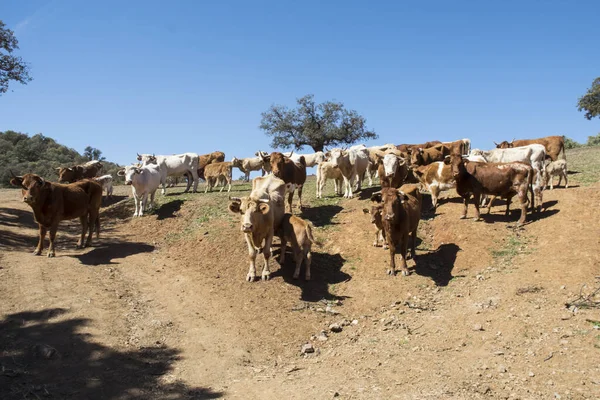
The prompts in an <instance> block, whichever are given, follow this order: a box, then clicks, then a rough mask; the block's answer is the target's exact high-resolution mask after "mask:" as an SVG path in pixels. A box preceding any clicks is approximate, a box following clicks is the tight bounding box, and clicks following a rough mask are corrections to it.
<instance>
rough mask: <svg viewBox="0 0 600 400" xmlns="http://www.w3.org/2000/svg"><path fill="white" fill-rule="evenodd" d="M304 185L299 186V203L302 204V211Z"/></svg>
mask: <svg viewBox="0 0 600 400" xmlns="http://www.w3.org/2000/svg"><path fill="white" fill-rule="evenodd" d="M303 187H304V185H300V186H298V202H299V203H300V210H302V188H303Z"/></svg>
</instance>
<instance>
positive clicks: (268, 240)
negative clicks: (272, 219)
mask: <svg viewBox="0 0 600 400" xmlns="http://www.w3.org/2000/svg"><path fill="white" fill-rule="evenodd" d="M272 243H273V233H269V235H268V236H267V238H266V239H265V247H263V250H262V253H263V256H264V257H265V266H264V267H263V270H262V280H263V281H268V280H269V278H271V271H269V258H270V257H271V244H272Z"/></svg>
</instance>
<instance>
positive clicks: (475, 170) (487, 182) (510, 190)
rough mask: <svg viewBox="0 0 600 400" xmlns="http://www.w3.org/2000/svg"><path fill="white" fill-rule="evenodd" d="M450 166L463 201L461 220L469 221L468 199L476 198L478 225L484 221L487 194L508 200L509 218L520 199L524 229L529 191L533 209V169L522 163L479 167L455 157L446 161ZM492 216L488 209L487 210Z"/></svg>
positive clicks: (521, 222) (476, 164)
mask: <svg viewBox="0 0 600 400" xmlns="http://www.w3.org/2000/svg"><path fill="white" fill-rule="evenodd" d="M445 162H446V163H449V164H450V165H451V171H452V176H453V177H454V179H455V180H456V192H457V193H458V194H459V195H460V196H461V197H462V198H463V203H464V209H463V213H462V216H461V219H465V218H467V207H468V205H469V199H470V198H471V195H473V198H474V203H475V221H480V220H481V215H480V213H479V205H480V201H481V196H482V195H484V194H487V195H492V196H498V197H502V198H504V199H506V215H508V213H509V209H510V203H511V199H512V198H513V196H515V195H517V196H519V201H520V203H521V217H520V218H519V222H518V224H517V225H518V226H520V225H523V223H524V222H525V218H526V215H527V203H528V199H527V190H528V189H529V190H530V192H531V207H532V210H533V208H534V195H533V189H532V188H531V187H530V185H531V183H532V181H533V175H534V172H533V168H532V167H531V166H530V165H527V164H524V163H521V162H512V163H480V162H473V161H469V160H467V159H464V158H463V156H462V155H460V154H455V153H453V154H452V155H451V156H450V157H448V158H446V160H445ZM488 213H489V209H488Z"/></svg>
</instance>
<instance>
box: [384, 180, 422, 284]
mask: <svg viewBox="0 0 600 400" xmlns="http://www.w3.org/2000/svg"><path fill="white" fill-rule="evenodd" d="M381 199H382V201H383V211H382V215H383V229H384V231H385V238H386V239H387V241H388V246H389V249H390V269H389V270H388V271H387V273H388V274H390V275H395V274H396V249H397V248H399V249H400V268H401V269H402V275H404V276H407V275H408V274H409V271H408V268H407V266H406V253H407V249H408V241H409V238H410V240H411V256H412V259H413V260H414V259H415V248H416V240H417V228H418V227H419V220H420V219H421V203H422V198H421V192H420V191H419V185H414V184H410V185H403V186H401V187H400V189H396V188H383V189H381Z"/></svg>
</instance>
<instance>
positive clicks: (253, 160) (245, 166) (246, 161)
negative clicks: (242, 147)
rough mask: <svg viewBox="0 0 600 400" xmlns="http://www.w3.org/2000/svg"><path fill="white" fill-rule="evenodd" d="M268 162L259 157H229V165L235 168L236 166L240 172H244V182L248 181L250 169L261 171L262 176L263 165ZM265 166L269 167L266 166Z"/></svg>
mask: <svg viewBox="0 0 600 400" xmlns="http://www.w3.org/2000/svg"><path fill="white" fill-rule="evenodd" d="M267 164H268V162H267V163H265V162H264V160H263V159H262V158H261V157H249V158H237V157H233V158H232V159H231V165H232V166H234V167H235V168H238V169H239V170H240V171H241V172H243V173H244V180H245V181H246V182H248V181H250V172H252V171H260V170H262V171H263V176H264V175H265V166H266V165H267ZM267 168H270V166H269V167H267Z"/></svg>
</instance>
